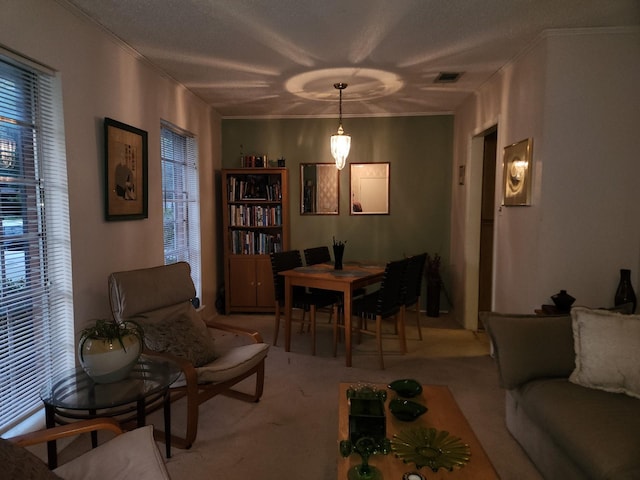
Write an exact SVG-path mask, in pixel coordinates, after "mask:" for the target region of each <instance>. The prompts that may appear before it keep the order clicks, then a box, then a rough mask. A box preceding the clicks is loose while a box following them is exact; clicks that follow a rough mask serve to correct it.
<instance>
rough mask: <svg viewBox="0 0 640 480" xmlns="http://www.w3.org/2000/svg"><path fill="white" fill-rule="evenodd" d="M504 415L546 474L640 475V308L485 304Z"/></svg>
mask: <svg viewBox="0 0 640 480" xmlns="http://www.w3.org/2000/svg"><path fill="white" fill-rule="evenodd" d="M479 316H480V320H481V322H482V324H483V325H484V327H485V329H486V331H487V333H488V335H489V337H490V339H491V343H492V354H493V356H494V358H495V360H496V363H497V367H498V376H499V381H500V385H501V387H503V388H504V389H505V390H506V400H505V403H506V405H505V421H506V426H507V429H508V430H509V432H510V433H511V435H513V437H514V438H515V439H516V440H517V441H518V443H519V444H520V445H521V446H522V448H523V449H524V451H525V452H526V453H527V455H528V456H529V458H530V459H531V460H532V461H533V463H534V464H535V466H536V467H537V469H538V470H539V471H540V473H541V474H542V476H543V477H544V478H545V479H558V480H560V479H561V480H572V479H593V480H605V479H607V480H627V479H628V480H631V479H636V480H637V479H640V316H636V315H624V314H622V313H618V312H612V311H606V310H599V309H589V308H585V307H575V308H573V309H571V312H570V314H567V315H559V316H535V315H511V314H501V313H496V312H481V313H480V315H479Z"/></svg>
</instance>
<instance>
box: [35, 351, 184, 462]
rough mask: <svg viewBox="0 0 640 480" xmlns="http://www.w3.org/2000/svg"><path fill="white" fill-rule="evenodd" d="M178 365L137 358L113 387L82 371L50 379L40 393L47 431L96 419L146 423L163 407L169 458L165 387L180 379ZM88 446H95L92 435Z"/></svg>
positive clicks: (53, 457) (52, 447)
mask: <svg viewBox="0 0 640 480" xmlns="http://www.w3.org/2000/svg"><path fill="white" fill-rule="evenodd" d="M180 373H181V370H180V367H179V366H178V364H176V363H174V362H171V361H169V360H167V359H164V358H160V357H154V356H151V355H141V356H140V359H139V360H138V362H137V363H136V365H135V366H134V367H133V370H132V371H131V373H130V374H129V376H128V377H127V378H125V379H124V380H120V381H118V382H113V383H105V384H98V383H95V382H94V381H93V380H92V379H91V378H90V377H89V376H88V375H87V374H86V373H85V372H84V370H82V368H75V369H70V370H67V371H64V372H61V373H59V374H58V375H54V376H53V378H51V379H50V380H49V381H48V382H47V384H46V385H44V386H43V387H42V389H41V391H40V397H41V398H42V401H43V402H44V409H45V418H46V426H47V428H51V427H54V426H55V425H56V423H58V424H66V423H70V422H71V421H73V420H82V419H87V418H96V417H113V418H116V419H117V420H118V421H119V422H120V423H121V424H128V423H131V422H134V421H135V425H136V426H137V427H142V426H144V425H145V423H146V414H147V413H149V412H151V411H154V410H156V409H157V408H160V407H163V409H164V428H165V432H164V433H165V435H164V437H165V446H166V454H167V458H169V457H170V456H171V398H170V394H169V386H170V385H171V384H172V383H173V382H175V381H176V380H177V379H178V377H179V376H180ZM91 443H92V445H93V447H96V446H97V443H98V439H97V434H96V432H92V433H91ZM47 451H48V457H49V468H51V469H53V468H56V466H57V449H56V443H55V441H51V442H48V447H47Z"/></svg>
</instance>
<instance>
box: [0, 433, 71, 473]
mask: <svg viewBox="0 0 640 480" xmlns="http://www.w3.org/2000/svg"><path fill="white" fill-rule="evenodd" d="M0 465H2V473H0V478H16V479H18V478H19V479H20V480H61V479H60V477H59V476H58V475H56V474H55V473H53V472H52V471H50V470H49V469H48V468H47V466H46V465H45V463H44V462H43V461H42V460H40V459H39V458H38V457H36V456H35V455H34V454H33V453H31V452H30V451H29V450H27V449H26V448H23V447H20V446H18V445H16V444H15V443H13V442H11V441H9V440H5V439H3V438H0Z"/></svg>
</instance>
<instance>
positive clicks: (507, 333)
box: [479, 312, 575, 389]
mask: <svg viewBox="0 0 640 480" xmlns="http://www.w3.org/2000/svg"><path fill="white" fill-rule="evenodd" d="M479 318H480V320H481V322H482V323H483V324H484V326H485V328H486V329H487V333H488V334H489V336H490V338H491V341H492V343H493V348H494V353H495V357H496V360H497V363H498V373H499V375H500V385H501V386H502V387H504V388H506V389H513V388H516V387H518V386H520V385H522V384H523V383H525V382H528V381H529V380H532V379H534V378H544V377H568V376H569V375H570V374H571V372H572V371H573V369H574V367H575V352H574V348H573V332H572V328H571V316H570V315H560V316H551V315H550V316H543V315H523V314H505V313H496V312H480V313H479Z"/></svg>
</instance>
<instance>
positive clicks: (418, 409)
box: [389, 398, 428, 422]
mask: <svg viewBox="0 0 640 480" xmlns="http://www.w3.org/2000/svg"><path fill="white" fill-rule="evenodd" d="M389 410H390V411H391V413H392V414H393V416H394V417H396V418H397V419H398V420H400V421H403V422H413V421H414V420H415V419H416V418H418V417H419V416H420V415H423V414H425V413H426V412H427V410H428V408H427V407H425V406H424V405H421V404H419V403H417V402H413V401H411V400H404V399H402V398H394V399H393V400H391V401H390V402H389Z"/></svg>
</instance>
